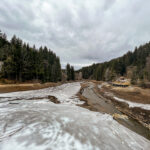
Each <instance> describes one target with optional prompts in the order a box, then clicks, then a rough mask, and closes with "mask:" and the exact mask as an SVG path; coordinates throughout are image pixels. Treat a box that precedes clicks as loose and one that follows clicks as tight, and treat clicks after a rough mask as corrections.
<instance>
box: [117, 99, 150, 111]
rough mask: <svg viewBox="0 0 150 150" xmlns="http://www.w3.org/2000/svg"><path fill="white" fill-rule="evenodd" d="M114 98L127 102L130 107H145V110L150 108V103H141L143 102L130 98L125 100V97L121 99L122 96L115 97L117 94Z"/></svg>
mask: <svg viewBox="0 0 150 150" xmlns="http://www.w3.org/2000/svg"><path fill="white" fill-rule="evenodd" d="M114 99H115V100H117V101H120V102H125V103H127V104H128V105H129V107H139V108H142V109H145V110H150V104H141V103H135V102H130V101H128V100H124V99H121V98H118V97H115V96H114Z"/></svg>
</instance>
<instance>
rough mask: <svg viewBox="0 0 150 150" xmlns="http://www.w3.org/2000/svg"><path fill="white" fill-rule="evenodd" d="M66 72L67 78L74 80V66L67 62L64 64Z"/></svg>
mask: <svg viewBox="0 0 150 150" xmlns="http://www.w3.org/2000/svg"><path fill="white" fill-rule="evenodd" d="M66 72H67V80H68V81H70V80H75V71H74V67H73V66H70V64H67V66H66Z"/></svg>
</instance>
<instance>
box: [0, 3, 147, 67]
mask: <svg viewBox="0 0 150 150" xmlns="http://www.w3.org/2000/svg"><path fill="white" fill-rule="evenodd" d="M149 15H150V0H1V2H0V29H1V30H2V31H3V32H5V33H6V34H7V35H8V39H10V38H11V37H12V35H14V34H16V35H17V36H18V37H20V38H21V39H23V40H24V41H25V42H29V43H30V44H31V45H33V44H35V45H36V46H37V47H39V46H40V45H43V46H45V45H46V46H47V47H48V48H50V49H51V50H53V51H54V52H56V54H57V55H58V56H59V57H60V59H61V62H62V66H65V65H66V63H67V62H69V63H70V64H72V65H74V66H75V67H76V68H80V67H82V66H86V65H90V64H92V63H97V62H103V61H107V60H110V59H112V58H115V57H118V56H121V55H122V54H124V53H125V52H127V51H128V50H133V49H134V47H135V46H139V45H140V44H144V43H146V42H148V41H150V19H149Z"/></svg>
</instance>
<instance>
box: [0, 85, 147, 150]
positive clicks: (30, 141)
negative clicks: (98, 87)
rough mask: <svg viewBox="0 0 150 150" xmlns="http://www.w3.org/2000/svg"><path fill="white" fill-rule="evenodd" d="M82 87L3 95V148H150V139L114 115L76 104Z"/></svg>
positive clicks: (0, 149)
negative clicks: (131, 128) (51, 97)
mask: <svg viewBox="0 0 150 150" xmlns="http://www.w3.org/2000/svg"><path fill="white" fill-rule="evenodd" d="M79 89H80V83H69V84H64V85H62V86H59V87H56V88H47V89H42V90H35V91H26V92H14V93H8V94H0V150H12V149H15V150H27V149H29V150H83V149H84V150H114V149H115V150H130V149H131V150H149V148H150V141H148V140H147V139H145V138H144V137H142V136H140V135H137V134H136V133H134V132H132V131H131V130H129V129H127V128H125V127H124V126H122V125H120V124H119V123H118V122H116V121H115V120H113V118H112V117H111V116H110V115H107V114H101V113H97V112H92V111H89V110H87V109H84V108H81V107H78V106H75V104H76V103H80V101H79V99H78V98H77V97H76V96H75V94H76V93H77V92H78V90H79ZM48 95H53V96H56V97H57V98H58V99H59V100H60V101H61V102H62V104H54V103H52V102H50V101H49V100H48V99H47V98H46V97H47V96H48ZM39 97H40V98H41V99H39ZM29 99H30V100H29ZM8 100H14V101H11V102H10V101H8Z"/></svg>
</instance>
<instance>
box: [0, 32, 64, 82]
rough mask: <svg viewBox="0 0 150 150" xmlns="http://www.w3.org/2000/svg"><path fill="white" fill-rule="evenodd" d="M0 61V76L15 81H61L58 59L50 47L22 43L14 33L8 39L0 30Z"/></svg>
mask: <svg viewBox="0 0 150 150" xmlns="http://www.w3.org/2000/svg"><path fill="white" fill-rule="evenodd" d="M0 61H3V67H2V70H1V78H7V79H11V80H16V81H20V82H23V81H27V80H34V79H36V80H40V81H42V82H49V81H50V82H57V81H61V65H60V59H59V57H57V56H56V54H55V53H53V52H52V51H51V50H50V49H48V48H47V47H46V46H45V47H40V48H36V47H35V46H33V47H31V46H30V45H29V44H27V43H24V42H23V41H22V40H21V39H20V38H17V37H16V36H15V35H14V36H13V37H12V39H11V40H10V41H8V40H7V37H6V34H3V33H2V32H0Z"/></svg>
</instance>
